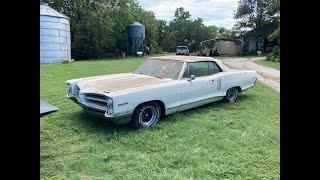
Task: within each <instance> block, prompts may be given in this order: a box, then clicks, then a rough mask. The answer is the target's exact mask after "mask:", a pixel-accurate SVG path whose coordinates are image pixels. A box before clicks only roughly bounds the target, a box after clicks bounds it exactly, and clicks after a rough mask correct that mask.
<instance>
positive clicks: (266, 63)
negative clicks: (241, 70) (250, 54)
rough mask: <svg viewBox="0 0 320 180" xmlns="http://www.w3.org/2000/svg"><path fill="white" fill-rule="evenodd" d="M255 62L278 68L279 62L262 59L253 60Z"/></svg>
mask: <svg viewBox="0 0 320 180" xmlns="http://www.w3.org/2000/svg"><path fill="white" fill-rule="evenodd" d="M255 63H257V64H260V65H263V66H267V67H271V68H274V69H277V70H280V62H274V61H266V60H265V59H264V60H259V61H255Z"/></svg>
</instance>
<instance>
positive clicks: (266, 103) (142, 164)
mask: <svg viewBox="0 0 320 180" xmlns="http://www.w3.org/2000/svg"><path fill="white" fill-rule="evenodd" d="M144 60H145V58H126V59H125V60H121V59H113V60H95V61H92V60H91V61H76V62H72V63H67V64H42V65H40V72H41V76H40V77H41V78H40V80H41V82H40V87H41V89H40V97H41V99H42V100H44V101H46V102H48V103H50V104H53V105H55V106H56V107H57V108H59V111H58V112H55V113H53V114H50V115H47V116H45V117H42V118H41V127H40V148H41V150H40V171H41V179H52V178H53V179H108V178H116V179H154V178H156V179H159V178H160V179H211V178H214V179H279V176H280V95H279V92H277V91H276V90H273V89H272V88H270V87H268V86H266V85H265V84H263V83H260V82H258V83H257V84H256V86H255V87H253V88H251V89H249V90H247V91H244V92H243V93H241V94H240V95H239V98H238V100H237V101H236V102H235V103H231V104H230V103H226V102H222V101H221V102H216V103H211V104H209V105H205V106H203V107H199V108H196V109H193V110H189V111H185V112H180V113H175V114H173V115H169V116H167V117H166V118H165V119H163V120H161V121H160V122H159V123H158V124H157V125H156V126H154V127H152V128H150V129H145V130H134V129H132V128H130V127H128V126H117V125H115V124H112V123H110V122H107V121H105V120H102V119H98V118H95V117H93V116H90V115H88V114H86V113H84V112H83V110H82V108H80V107H79V106H78V105H76V104H75V103H73V102H71V101H70V100H68V99H67V98H66V94H67V87H66V84H65V81H66V80H68V79H72V78H80V77H87V76H96V75H103V74H114V73H123V72H131V71H132V70H134V69H135V68H136V67H137V66H139V65H140V64H141V63H142V62H143V61H144ZM235 61H236V60H234V59H224V60H223V62H225V63H226V64H232V65H235V66H237V63H235ZM248 62H249V61H248ZM246 63H247V62H246ZM246 63H242V62H241V63H240V64H246ZM247 64H248V63H247ZM238 67H239V68H251V66H250V65H249V66H245V67H242V65H238ZM252 68H256V67H255V65H253V67H252ZM259 68H260V69H261V72H265V71H264V70H265V69H264V68H261V67H259ZM271 72H272V73H273V71H271ZM272 73H270V74H271V75H273V74H272ZM268 75H269V74H267V76H268ZM271 75H269V76H271ZM261 76H262V75H261ZM264 76H266V75H264ZM264 76H262V77H264Z"/></svg>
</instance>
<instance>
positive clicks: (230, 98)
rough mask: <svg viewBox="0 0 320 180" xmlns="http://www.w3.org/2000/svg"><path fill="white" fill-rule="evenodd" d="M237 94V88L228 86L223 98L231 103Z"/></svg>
mask: <svg viewBox="0 0 320 180" xmlns="http://www.w3.org/2000/svg"><path fill="white" fill-rule="evenodd" d="M238 94H239V91H238V89H237V88H230V89H228V91H227V93H226V96H225V100H226V101H228V102H230V103H233V102H235V101H236V99H237V98H238Z"/></svg>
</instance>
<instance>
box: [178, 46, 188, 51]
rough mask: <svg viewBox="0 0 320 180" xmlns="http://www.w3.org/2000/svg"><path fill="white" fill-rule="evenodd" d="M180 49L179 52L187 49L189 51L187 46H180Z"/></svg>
mask: <svg viewBox="0 0 320 180" xmlns="http://www.w3.org/2000/svg"><path fill="white" fill-rule="evenodd" d="M178 49H179V50H185V49H187V47H186V46H179V47H178Z"/></svg>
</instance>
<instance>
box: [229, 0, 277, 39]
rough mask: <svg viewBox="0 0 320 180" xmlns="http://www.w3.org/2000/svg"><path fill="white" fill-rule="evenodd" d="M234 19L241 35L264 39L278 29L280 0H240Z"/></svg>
mask: <svg viewBox="0 0 320 180" xmlns="http://www.w3.org/2000/svg"><path fill="white" fill-rule="evenodd" d="M235 19H237V20H238V22H237V25H236V30H238V31H239V32H240V33H241V34H245V33H247V34H248V33H249V34H250V35H251V36H253V37H256V38H264V39H265V38H267V37H268V36H269V35H270V34H271V33H273V32H275V30H276V29H277V28H278V27H279V22H280V0H240V1H239V5H238V8H237V10H236V14H235ZM257 43H258V42H257Z"/></svg>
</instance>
